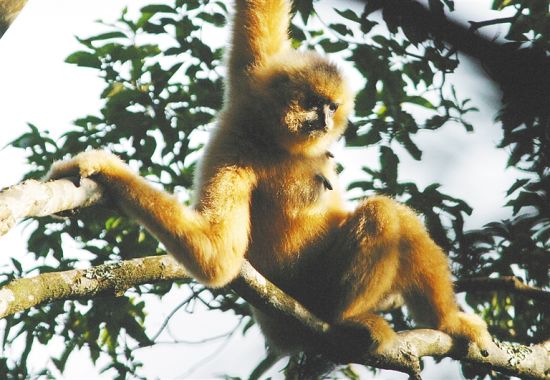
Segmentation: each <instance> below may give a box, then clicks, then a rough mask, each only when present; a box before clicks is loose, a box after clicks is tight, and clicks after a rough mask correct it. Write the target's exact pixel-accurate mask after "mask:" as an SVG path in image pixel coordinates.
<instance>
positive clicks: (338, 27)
mask: <svg viewBox="0 0 550 380" xmlns="http://www.w3.org/2000/svg"><path fill="white" fill-rule="evenodd" d="M329 28H330V29H332V30H334V31H336V32H337V33H339V34H341V35H342V36H347V35H353V32H352V31H351V30H350V29H349V28H348V27H347V26H346V25H344V24H329ZM346 45H347V44H346Z"/></svg>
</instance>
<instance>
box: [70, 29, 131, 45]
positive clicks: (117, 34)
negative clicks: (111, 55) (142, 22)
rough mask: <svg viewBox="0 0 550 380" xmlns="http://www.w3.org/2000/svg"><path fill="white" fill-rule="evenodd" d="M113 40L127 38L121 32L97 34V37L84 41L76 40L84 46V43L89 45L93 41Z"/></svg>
mask: <svg viewBox="0 0 550 380" xmlns="http://www.w3.org/2000/svg"><path fill="white" fill-rule="evenodd" d="M113 38H128V36H127V35H126V34H124V33H123V32H119V31H115V32H107V33H102V34H98V35H97V36H93V37H90V38H86V39H84V40H80V39H78V41H79V42H81V43H83V44H86V43H90V42H94V41H103V40H110V39H113Z"/></svg>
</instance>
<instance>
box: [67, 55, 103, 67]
mask: <svg viewBox="0 0 550 380" xmlns="http://www.w3.org/2000/svg"><path fill="white" fill-rule="evenodd" d="M65 62H67V63H71V64H74V65H77V66H81V67H91V68H94V69H100V68H101V60H100V59H99V57H98V56H96V55H95V54H93V53H90V52H87V51H77V52H75V53H73V54H71V55H69V56H68V57H67V58H66V59H65Z"/></svg>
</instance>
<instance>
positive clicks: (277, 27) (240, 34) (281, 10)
mask: <svg viewBox="0 0 550 380" xmlns="http://www.w3.org/2000/svg"><path fill="white" fill-rule="evenodd" d="M235 7H236V13H235V16H234V18H233V40H232V46H231V52H230V54H229V61H228V67H229V76H230V78H232V79H234V80H238V79H241V78H242V77H243V75H246V72H247V70H249V69H250V68H252V67H259V66H264V65H266V64H267V63H269V61H270V59H271V57H273V56H274V55H277V54H279V53H281V52H284V51H285V50H288V49H290V48H291V45H290V39H289V34H288V33H289V31H288V30H289V26H290V1H288V0H236V2H235Z"/></svg>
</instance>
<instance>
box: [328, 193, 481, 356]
mask: <svg viewBox="0 0 550 380" xmlns="http://www.w3.org/2000/svg"><path fill="white" fill-rule="evenodd" d="M337 233H338V234H339V236H338V238H337V240H336V242H335V245H334V247H333V249H332V251H331V253H330V255H329V256H330V258H329V266H330V268H334V269H335V270H336V273H338V276H340V277H341V279H335V280H333V281H334V282H333V283H334V284H336V286H335V292H336V293H335V294H336V296H337V297H339V300H341V303H340V305H339V306H338V307H337V312H338V314H337V317H336V321H337V322H339V323H341V324H343V325H344V326H345V325H346V324H350V323H351V324H357V323H358V324H361V325H363V326H365V327H367V329H368V330H369V331H370V335H371V337H370V338H371V341H372V347H371V349H374V350H380V351H383V350H384V348H385V347H386V346H389V345H391V344H392V340H393V338H394V337H395V332H394V331H393V329H392V328H391V327H390V325H389V324H388V323H387V322H386V321H385V320H384V319H383V318H382V317H380V316H379V315H377V314H375V313H374V312H373V311H374V310H377V309H378V306H379V305H380V304H384V302H385V301H386V298H388V297H392V296H394V295H395V294H402V295H403V296H404V297H405V299H406V300H407V305H408V306H409V308H410V309H411V311H412V313H413V316H415V317H416V319H419V320H420V321H421V322H424V323H427V324H429V325H430V326H432V327H435V328H438V329H440V330H442V331H444V332H446V333H448V334H450V335H452V336H455V337H461V338H465V339H467V340H469V341H472V342H474V343H476V344H477V345H478V347H479V348H480V349H481V350H482V351H483V350H485V349H486V348H487V345H488V344H490V341H491V337H490V335H489V333H488V332H487V328H486V326H485V323H484V322H483V321H482V320H481V319H480V318H479V317H477V316H474V315H468V314H465V313H461V312H460V311H459V309H458V306H457V304H456V302H455V296H454V292H453V288H452V282H451V274H450V270H449V267H448V262H447V258H446V256H445V255H444V254H443V252H442V251H441V249H440V248H439V247H438V246H437V245H436V244H435V243H434V242H433V240H432V239H431V238H430V236H429V234H428V232H427V231H426V229H425V228H424V226H423V225H422V223H421V222H420V220H419V219H418V217H417V215H416V214H415V213H414V212H413V211H412V210H410V209H409V208H408V207H406V206H404V205H401V204H399V203H397V202H395V201H393V200H391V199H389V198H387V197H382V196H377V197H372V198H370V199H367V200H366V201H365V202H363V203H362V204H361V205H360V206H359V207H358V208H357V210H355V211H354V212H353V213H352V214H350V215H349V216H348V218H347V219H346V220H345V221H344V222H343V223H342V225H341V229H340V230H339V231H338V232H337ZM330 268H327V269H330Z"/></svg>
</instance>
